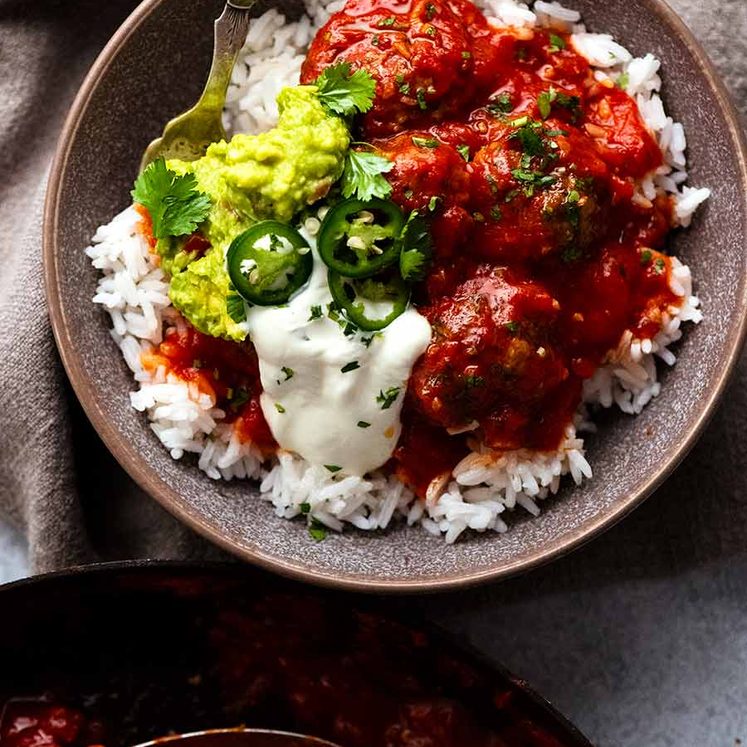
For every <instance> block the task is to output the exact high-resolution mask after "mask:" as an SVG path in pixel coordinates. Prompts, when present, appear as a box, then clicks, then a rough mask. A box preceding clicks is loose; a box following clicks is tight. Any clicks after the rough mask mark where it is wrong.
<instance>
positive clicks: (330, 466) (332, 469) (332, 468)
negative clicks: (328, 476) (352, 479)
mask: <svg viewBox="0 0 747 747" xmlns="http://www.w3.org/2000/svg"><path fill="white" fill-rule="evenodd" d="M324 467H325V469H328V470H329V471H330V472H333V473H334V472H339V471H340V470H341V469H342V467H338V466H337V465H336V464H325V465H324Z"/></svg>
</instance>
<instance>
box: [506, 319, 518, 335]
mask: <svg viewBox="0 0 747 747" xmlns="http://www.w3.org/2000/svg"><path fill="white" fill-rule="evenodd" d="M503 326H504V327H505V328H506V329H507V330H508V331H509V332H510V333H511V334H512V335H515V334H516V333H517V332H518V331H519V323H518V322H506V323H505V324H504V325H503Z"/></svg>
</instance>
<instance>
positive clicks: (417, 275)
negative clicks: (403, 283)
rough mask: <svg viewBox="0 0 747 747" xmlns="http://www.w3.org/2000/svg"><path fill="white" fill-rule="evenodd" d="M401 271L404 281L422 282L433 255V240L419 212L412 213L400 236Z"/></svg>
mask: <svg viewBox="0 0 747 747" xmlns="http://www.w3.org/2000/svg"><path fill="white" fill-rule="evenodd" d="M399 240H400V243H401V245H402V250H401V253H400V255H399V271H400V274H401V275H402V278H403V279H404V280H422V279H423V276H424V274H425V270H426V267H427V265H428V262H429V261H430V258H431V255H432V254H433V239H432V238H431V234H430V232H429V231H428V226H427V225H426V222H425V221H424V220H423V218H421V217H420V215H418V211H417V210H413V211H412V212H411V213H410V217H409V218H408V219H407V222H406V223H405V225H404V227H403V228H402V233H401V234H400V239H399Z"/></svg>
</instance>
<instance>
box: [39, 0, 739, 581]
mask: <svg viewBox="0 0 747 747" xmlns="http://www.w3.org/2000/svg"><path fill="white" fill-rule="evenodd" d="M165 1H166V0H143V2H141V4H140V5H138V6H137V7H136V8H135V10H134V11H133V12H132V13H131V14H130V15H129V16H128V17H127V18H126V19H125V21H124V22H123V23H122V25H121V26H120V27H119V28H118V30H117V31H116V32H115V34H114V35H113V36H112V38H111V39H110V41H109V42H108V43H107V44H106V46H105V47H104V49H103V50H102V51H101V53H100V54H99V56H98V57H97V58H96V60H95V62H94V63H93V65H92V67H91V69H90V70H89V72H88V74H87V75H86V77H85V79H84V81H83V83H82V85H81V87H80V89H79V90H78V93H77V95H76V97H75V99H74V101H73V104H72V106H71V108H70V110H69V112H68V115H67V117H66V119H65V122H64V125H63V128H62V131H61V134H60V137H59V139H58V142H57V147H56V152H55V156H54V160H53V162H52V166H51V170H50V175H49V181H48V185H47V193H46V200H45V206H44V216H43V231H42V257H43V264H44V283H45V293H46V300H47V306H48V309H49V317H50V321H51V325H52V330H53V332H54V337H55V342H56V344H57V349H58V351H59V354H60V358H61V360H62V363H63V366H64V368H65V371H66V373H67V376H68V378H69V380H70V383H71V385H72V387H73V390H74V392H75V394H76V396H77V398H78V400H79V402H80V403H81V405H82V407H83V410H84V411H85V413H86V415H87V417H88V419H89V420H90V421H91V423H92V425H93V426H94V428H95V430H96V431H97V433H98V435H99V437H100V438H101V439H102V441H103V442H104V443H105V445H106V447H107V448H108V450H109V451H110V452H111V454H112V455H113V456H114V457H115V459H116V460H117V461H118V462H119V464H120V465H121V466H122V467H123V469H124V470H125V471H126V472H127V473H128V474H129V475H130V476H131V477H132V478H133V480H134V481H135V482H136V483H137V484H138V485H139V486H140V487H141V488H142V489H143V490H144V491H145V492H146V493H147V494H148V495H150V496H152V497H153V498H155V499H156V500H157V501H158V503H160V504H161V506H163V507H164V508H165V509H166V510H167V511H169V513H171V514H172V515H174V516H175V517H176V518H177V519H179V520H180V521H182V522H184V523H185V524H186V525H187V526H189V527H190V528H191V529H193V530H194V531H196V532H197V533H198V534H201V535H202V536H204V537H206V538H207V539H209V540H210V541H211V542H213V543H214V544H216V545H217V546H219V547H220V548H222V549H224V550H226V551H227V552H229V553H231V554H233V555H236V556H238V557H240V558H241V559H242V560H245V561H248V562H251V563H253V564H255V565H257V566H259V567H261V568H264V569H266V570H269V571H273V572H275V573H278V574H280V575H282V576H285V577H288V578H292V579H296V580H299V581H304V582H307V583H312V584H316V585H320V586H325V587H329V588H336V589H342V590H350V591H359V592H368V593H376V594H408V593H423V592H438V591H447V590H453V589H462V588H469V587H473V586H476V585H478V584H484V583H487V582H491V581H498V580H500V579H505V578H508V577H510V576H515V575H518V574H521V573H525V572H527V571H529V570H533V569H535V568H538V567H540V566H542V565H545V564H546V563H549V562H550V561H552V560H555V559H557V558H559V557H562V556H564V555H566V554H568V553H569V552H571V551H572V550H575V549H577V548H579V547H581V546H582V545H584V544H585V543H586V542H588V541H590V540H591V539H592V538H594V537H597V536H598V535H599V534H601V533H603V532H604V531H606V530H607V529H609V528H611V527H612V526H613V525H614V524H616V523H617V522H618V521H620V520H621V519H622V518H624V517H625V516H626V515H627V514H628V513H630V512H631V511H632V510H633V509H634V508H636V507H637V506H639V505H640V504H641V503H642V502H643V501H644V500H645V499H646V498H647V497H648V496H649V495H651V493H653V492H654V490H656V488H658V487H659V486H660V485H661V484H662V483H663V482H664V480H666V478H667V477H669V475H670V474H671V473H672V472H673V471H674V469H675V468H676V467H677V466H678V465H679V463H680V462H681V461H682V459H683V458H684V457H685V456H686V455H687V453H688V452H689V451H690V449H691V448H692V447H693V446H694V444H695V443H696V441H697V440H698V438H699V437H700V436H701V434H702V433H703V430H704V429H705V427H706V425H707V424H708V422H709V421H710V419H711V417H712V416H713V413H714V410H715V408H716V405H717V404H718V401H719V399H720V397H721V395H722V394H723V392H724V390H725V388H726V386H727V384H728V383H729V380H730V378H731V376H732V374H733V373H734V370H735V368H736V365H737V363H738V361H739V355H740V352H741V349H742V346H743V344H744V341H745V337H746V336H747V283H743V285H742V290H741V294H740V296H739V297H738V299H737V310H738V312H739V322H738V324H737V325H736V326H734V327H732V329H731V330H730V333H729V336H728V337H727V340H726V350H727V354H726V357H725V359H724V361H723V365H722V367H721V369H720V371H719V373H718V375H717V379H716V381H715V383H714V385H713V386H711V388H710V390H709V391H708V392H707V394H706V396H705V397H704V398H703V400H702V401H701V403H700V405H699V408H698V411H697V414H696V416H695V417H693V418H691V419H689V421H688V423H687V425H686V426H685V428H684V430H683V434H682V436H681V437H680V439H679V440H678V442H677V444H676V445H675V447H674V448H673V449H671V450H670V451H669V453H668V454H667V455H666V457H665V458H664V459H663V460H662V462H661V464H660V465H659V467H658V469H657V470H656V471H655V472H653V473H652V474H650V475H649V476H648V477H647V479H646V481H645V482H644V484H643V485H642V486H641V488H640V489H639V490H638V491H636V492H632V493H629V494H627V495H623V496H621V497H620V498H618V500H616V501H615V502H614V503H613V504H612V505H611V506H610V507H609V508H608V509H606V510H605V511H603V512H601V513H600V514H599V515H597V516H595V517H594V518H593V519H591V520H589V521H587V522H586V523H585V524H584V525H583V526H582V527H578V528H576V529H574V530H572V531H570V532H568V533H564V534H563V535H562V536H561V537H559V538H557V539H554V540H552V541H551V542H549V543H548V544H546V545H543V546H541V547H538V548H537V549H536V550H535V551H533V552H532V553H530V554H528V555H524V556H522V557H520V558H518V559H514V560H511V561H508V562H504V563H501V565H500V566H498V567H493V568H486V569H483V570H479V571H470V570H469V569H467V570H459V571H457V572H455V573H450V574H448V575H441V576H440V577H436V578H430V579H418V578H411V579H408V578H404V579H395V580H391V579H386V578H384V579H380V578H376V577H375V576H372V575H356V574H353V573H344V572H341V571H321V570H320V569H314V568H311V567H309V566H307V565H304V564H303V563H301V562H298V561H292V560H289V559H286V558H280V557H277V556H273V555H271V554H269V553H266V552H265V551H264V550H262V549H261V548H260V547H254V548H247V547H240V546H238V545H236V544H235V543H234V542H233V541H232V539H231V538H230V537H229V536H228V535H226V534H225V533H223V532H222V531H220V530H218V529H217V528H215V527H214V526H213V525H212V524H211V523H210V522H209V521H207V520H206V519H205V518H204V517H203V516H202V515H201V514H200V513H199V512H197V511H195V510H194V509H193V508H192V507H190V506H188V505H185V504H183V503H181V501H180V496H179V494H178V492H177V491H175V490H174V489H173V488H172V487H171V486H170V485H169V484H168V483H166V482H165V481H164V480H163V478H162V477H161V476H160V475H158V474H157V473H156V471H155V470H153V469H151V468H150V467H148V466H146V465H144V464H143V462H142V460H141V459H140V458H139V456H138V453H137V451H136V450H135V448H134V447H130V446H129V445H128V444H127V443H125V442H124V441H123V439H122V438H121V434H120V433H119V431H118V429H117V428H116V427H115V426H114V424H113V423H112V422H111V421H110V420H108V419H107V418H106V417H105V414H104V412H103V411H102V409H101V408H100V407H99V405H98V403H97V402H96V398H95V396H94V391H93V387H92V385H91V380H90V378H89V376H88V374H87V372H86V368H85V365H84V362H83V359H82V356H81V355H80V354H79V353H78V352H77V351H76V348H75V345H74V342H73V336H72V334H71V332H72V329H71V325H70V324H69V323H68V322H67V320H66V317H65V311H64V309H63V304H62V303H61V300H60V299H61V295H60V294H59V293H58V288H59V278H60V274H59V258H60V256H61V254H60V253H59V252H58V241H57V239H58V236H57V233H58V231H57V228H58V224H59V218H60V210H59V207H60V201H61V186H62V181H63V175H64V173H65V171H66V169H67V165H68V160H69V157H70V152H71V149H72V144H73V142H74V140H75V137H76V135H77V131H78V128H79V126H80V122H81V120H82V118H83V116H84V114H85V113H86V111H87V108H88V104H89V102H90V100H91V98H92V96H93V94H94V92H95V90H96V88H97V86H98V83H99V81H100V80H101V78H102V77H103V76H104V75H105V73H106V72H107V70H108V69H109V67H110V66H111V64H112V63H113V61H114V59H115V57H116V55H117V53H118V52H119V50H120V49H121V48H122V47H123V45H125V44H126V42H127V41H128V40H129V38H130V37H131V36H132V35H133V34H134V33H135V32H136V31H137V29H138V28H139V27H140V25H141V24H142V23H143V22H144V21H145V20H146V19H147V18H148V16H150V14H151V13H153V12H154V11H155V10H156V8H157V7H159V6H160V5H161V4H162V3H163V2H165ZM644 2H645V3H646V4H647V5H648V6H649V7H650V8H651V10H652V11H653V12H654V13H655V14H656V15H657V16H658V18H659V19H660V21H661V23H662V24H663V25H664V27H665V28H667V29H669V30H670V31H671V33H673V34H674V35H675V36H676V37H677V38H678V39H679V40H680V41H681V42H682V43H683V44H684V45H685V46H686V48H687V49H688V51H689V53H690V54H691V55H692V57H693V59H694V61H695V63H696V65H697V67H698V69H699V72H700V74H701V75H702V76H703V78H704V79H705V82H706V84H707V86H708V87H709V89H710V91H711V92H712V94H713V95H714V96H715V98H716V101H717V104H718V109H719V112H720V114H721V116H722V117H723V119H724V121H725V122H726V125H727V128H728V131H729V135H730V143H729V148H730V150H731V151H732V152H733V153H734V154H735V156H736V160H737V163H738V169H739V173H740V177H741V181H742V184H743V185H745V186H746V187H747V139H746V138H745V133H744V131H743V130H742V127H741V124H740V120H739V114H738V113H737V110H736V108H735V107H734V104H733V103H732V101H731V98H730V95H729V93H728V92H727V90H726V86H725V85H724V83H723V82H722V80H721V77H720V75H719V74H718V73H717V71H716V69H715V67H714V66H713V63H712V62H711V61H710V59H709V58H708V56H707V54H706V52H705V50H704V49H703V47H702V46H701V44H700V43H699V42H698V41H697V40H696V39H695V36H694V35H693V33H692V32H691V31H690V29H689V28H688V27H687V26H686V25H685V22H684V21H683V20H682V19H681V18H680V16H679V15H678V14H677V13H676V12H675V11H674V10H673V9H672V8H671V7H670V6H669V5H668V4H667V2H666V1H665V0H644ZM743 194H744V193H743ZM745 207H746V208H747V196H746V197H745ZM742 249H743V255H744V258H745V262H747V241H746V242H745V245H744V246H743V247H742Z"/></svg>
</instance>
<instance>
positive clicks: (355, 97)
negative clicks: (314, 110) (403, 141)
mask: <svg viewBox="0 0 747 747" xmlns="http://www.w3.org/2000/svg"><path fill="white" fill-rule="evenodd" d="M316 87H317V89H318V90H317V94H316V95H317V98H318V99H319V100H320V101H321V102H322V103H323V104H324V105H325V106H326V107H327V108H328V109H330V110H331V111H333V112H334V113H335V114H340V115H342V116H343V117H347V116H352V115H353V114H359V113H363V112H367V111H368V110H369V109H370V108H371V105H372V104H373V100H374V94H375V92H376V81H375V80H374V79H373V78H372V77H371V75H370V74H369V73H368V71H366V70H356V71H355V72H354V73H351V72H350V65H349V64H348V63H347V62H340V63H339V64H337V65H332V66H331V67H328V68H327V69H326V70H324V72H323V73H322V74H321V75H320V76H319V77H318V78H317V80H316Z"/></svg>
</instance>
